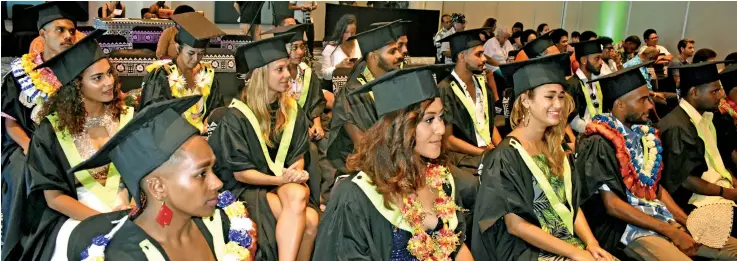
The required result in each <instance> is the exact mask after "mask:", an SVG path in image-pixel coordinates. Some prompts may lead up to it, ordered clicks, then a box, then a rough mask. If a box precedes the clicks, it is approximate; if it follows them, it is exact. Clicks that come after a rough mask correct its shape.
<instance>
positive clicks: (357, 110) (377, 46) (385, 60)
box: [322, 21, 404, 198]
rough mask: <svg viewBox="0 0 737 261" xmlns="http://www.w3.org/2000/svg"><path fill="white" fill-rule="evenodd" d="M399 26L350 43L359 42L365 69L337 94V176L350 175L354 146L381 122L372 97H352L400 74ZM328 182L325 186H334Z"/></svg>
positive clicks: (333, 130)
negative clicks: (348, 165)
mask: <svg viewBox="0 0 737 261" xmlns="http://www.w3.org/2000/svg"><path fill="white" fill-rule="evenodd" d="M399 22H400V21H396V22H393V23H391V24H386V25H383V26H380V27H377V28H374V29H371V30H368V31H365V32H362V33H360V34H357V35H356V36H353V37H352V38H350V39H349V40H353V39H356V40H358V44H359V45H360V46H361V52H362V55H363V58H362V59H364V60H365V62H366V66H364V67H363V68H362V67H360V66H357V67H356V68H355V69H354V70H355V71H354V72H353V73H351V77H350V78H349V79H348V82H347V83H346V85H345V87H344V88H343V89H342V90H341V91H339V92H338V93H337V94H336V98H335V104H334V105H333V118H332V119H331V122H330V137H329V139H328V160H329V161H330V163H331V164H332V165H333V167H335V169H336V174H335V175H336V176H340V175H345V174H348V172H347V171H346V169H345V161H346V158H348V155H350V154H352V153H353V144H354V143H356V142H358V141H359V140H361V137H363V135H364V133H363V132H364V131H366V130H368V129H369V128H371V126H373V125H374V123H375V122H376V121H377V120H378V116H377V115H376V108H375V104H374V99H373V97H372V94H371V93H360V94H350V93H351V92H352V91H353V90H355V89H358V88H359V87H361V86H363V85H365V84H366V83H368V82H371V81H373V80H374V79H375V78H377V77H380V76H382V75H384V74H386V73H387V72H390V71H394V70H398V69H399V67H400V66H401V64H402V62H403V60H404V55H403V54H402V52H401V50H400V49H399V44H398V43H397V39H399V35H398V34H397V31H396V29H397V28H396V27H395V26H394V25H393V24H394V23H399ZM327 182H328V184H325V183H324V184H323V186H332V185H333V184H332V182H330V181H327ZM322 191H323V192H328V191H330V189H329V188H325V187H323V189H322ZM323 197H325V198H328V197H329V193H324V194H323Z"/></svg>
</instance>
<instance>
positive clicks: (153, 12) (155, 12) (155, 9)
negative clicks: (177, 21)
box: [143, 1, 171, 19]
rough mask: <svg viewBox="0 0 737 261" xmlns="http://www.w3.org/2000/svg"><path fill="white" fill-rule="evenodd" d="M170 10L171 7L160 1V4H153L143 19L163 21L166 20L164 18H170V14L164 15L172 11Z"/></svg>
mask: <svg viewBox="0 0 737 261" xmlns="http://www.w3.org/2000/svg"><path fill="white" fill-rule="evenodd" d="M169 9H170V8H169V6H167V5H166V4H165V1H158V2H156V3H154V4H152V5H151V6H150V7H149V8H148V12H146V13H145V14H143V18H144V19H152V18H161V19H164V18H169V15H168V14H166V15H164V14H163V13H164V12H166V11H171V10H169Z"/></svg>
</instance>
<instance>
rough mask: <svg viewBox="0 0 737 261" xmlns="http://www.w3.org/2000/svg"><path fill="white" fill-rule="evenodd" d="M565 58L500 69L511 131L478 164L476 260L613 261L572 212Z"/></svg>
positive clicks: (574, 187)
mask: <svg viewBox="0 0 737 261" xmlns="http://www.w3.org/2000/svg"><path fill="white" fill-rule="evenodd" d="M569 66H570V63H569V59H568V54H567V53H563V54H557V55H552V56H546V57H541V58H536V59H531V60H526V61H522V62H517V63H511V64H506V65H503V67H502V69H501V70H502V72H503V73H504V74H505V77H507V80H508V81H510V82H513V83H514V84H513V86H514V93H515V97H516V98H515V99H514V105H513V106H512V114H511V119H510V121H511V125H512V128H513V131H512V132H511V133H510V134H509V135H508V136H507V137H506V138H505V139H504V140H503V141H502V143H501V144H499V146H497V148H496V149H495V150H494V151H492V153H489V154H487V155H486V156H484V159H483V161H482V165H481V166H480V167H479V169H480V172H481V187H480V189H479V194H478V198H479V199H484V201H479V202H478V203H477V204H476V206H475V211H474V213H475V216H474V223H473V224H474V227H473V232H472V237H473V241H472V246H471V250H472V251H473V254H474V257H475V258H476V259H480V260H496V259H500V260H613V257H612V256H611V255H610V254H609V253H607V252H606V251H605V250H603V249H602V248H601V247H599V243H598V241H597V240H596V238H594V236H593V234H592V232H591V229H590V228H589V225H588V223H587V222H586V217H585V216H584V214H583V212H581V210H580V208H579V206H578V204H579V202H578V195H579V186H578V179H577V178H576V177H574V176H573V175H572V174H573V173H574V172H572V171H571V165H572V164H571V163H570V160H569V159H568V156H567V154H566V153H565V152H564V150H563V148H562V147H561V144H562V143H563V137H564V135H565V134H564V129H565V127H566V123H567V122H566V119H567V117H568V115H567V114H569V113H570V111H571V106H570V104H567V102H566V101H567V99H566V93H565V89H564V88H563V85H564V84H565V76H566V70H567V69H568V68H569Z"/></svg>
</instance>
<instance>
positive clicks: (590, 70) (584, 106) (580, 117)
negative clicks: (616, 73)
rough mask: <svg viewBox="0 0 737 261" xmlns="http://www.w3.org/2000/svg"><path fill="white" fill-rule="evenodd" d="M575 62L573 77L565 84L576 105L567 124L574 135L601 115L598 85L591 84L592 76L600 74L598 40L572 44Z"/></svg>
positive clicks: (582, 130) (600, 93)
mask: <svg viewBox="0 0 737 261" xmlns="http://www.w3.org/2000/svg"><path fill="white" fill-rule="evenodd" d="M572 45H573V48H574V49H575V54H576V60H577V61H578V63H579V64H580V66H579V68H578V70H576V71H575V72H574V74H573V77H571V78H568V81H567V83H566V85H567V87H566V88H567V91H568V93H569V94H570V95H571V96H573V100H574V101H575V103H576V110H575V114H574V115H571V118H570V119H569V122H570V123H571V129H573V130H574V131H576V133H582V132H584V130H585V128H586V124H588V123H589V122H590V121H591V118H593V117H594V116H596V115H598V114H601V112H602V110H601V108H602V106H601V102H602V99H603V97H601V96H602V92H601V86H599V83H596V82H591V81H592V80H593V77H594V76H598V75H599V74H600V73H601V66H602V61H601V52H602V49H601V42H600V41H599V40H591V41H584V42H578V43H574V44H572Z"/></svg>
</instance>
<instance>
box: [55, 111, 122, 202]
mask: <svg viewBox="0 0 737 261" xmlns="http://www.w3.org/2000/svg"><path fill="white" fill-rule="evenodd" d="M46 118H47V119H49V122H50V123H51V126H53V127H54V130H55V133H56V139H57V140H58V141H59V145H61V149H62V150H63V151H64V155H65V156H66V158H67V161H69V166H72V167H73V166H77V165H79V163H82V161H83V159H82V156H81V155H79V150H77V146H76V145H74V139H73V138H72V135H71V134H69V132H68V131H66V130H65V131H63V132H62V131H60V130H59V128H58V126H59V119H58V117H57V116H56V114H52V115H49V116H46ZM131 118H133V108H131V107H125V108H124V110H123V112H122V113H121V114H120V124H119V126H118V130H120V129H121V128H123V126H125V125H126V124H128V122H129V121H130V119H131ZM74 177H75V178H76V179H77V180H79V182H80V183H82V186H84V187H85V188H86V189H87V190H89V191H90V192H92V194H94V195H95V197H97V198H98V199H100V201H102V202H103V203H105V205H107V206H109V207H110V208H114V207H115V202H116V201H117V196H118V189H119V187H120V173H118V169H117V168H115V164H113V163H110V166H109V168H108V175H107V179H106V181H105V185H104V186H103V185H102V184H100V183H99V182H97V180H95V178H93V177H92V175H91V174H90V171H89V170H80V171H77V172H75V173H74Z"/></svg>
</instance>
